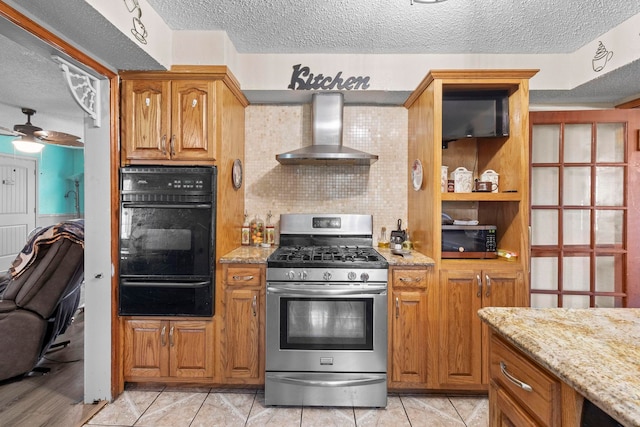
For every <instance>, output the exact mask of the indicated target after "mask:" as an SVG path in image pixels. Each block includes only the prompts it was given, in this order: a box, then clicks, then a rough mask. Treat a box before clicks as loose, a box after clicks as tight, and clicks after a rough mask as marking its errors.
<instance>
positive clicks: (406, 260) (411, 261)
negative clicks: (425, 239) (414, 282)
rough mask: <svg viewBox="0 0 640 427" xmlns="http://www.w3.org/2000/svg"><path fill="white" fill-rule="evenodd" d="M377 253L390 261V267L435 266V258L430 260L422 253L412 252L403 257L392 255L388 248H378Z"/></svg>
mask: <svg viewBox="0 0 640 427" xmlns="http://www.w3.org/2000/svg"><path fill="white" fill-rule="evenodd" d="M373 249H375V250H376V251H378V253H379V254H380V255H382V256H383V257H385V258H386V259H387V261H389V266H395V265H399V266H403V265H404V266H407V267H409V266H414V265H416V266H432V265H435V261H434V260H433V258H429V257H428V256H426V255H422V254H421V253H420V252H417V251H414V250H411V251H409V253H408V254H403V255H395V254H393V253H391V250H390V249H388V248H377V247H374V248H373Z"/></svg>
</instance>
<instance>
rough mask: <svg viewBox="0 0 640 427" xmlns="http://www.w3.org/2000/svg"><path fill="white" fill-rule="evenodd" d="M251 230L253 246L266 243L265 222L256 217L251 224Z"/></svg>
mask: <svg viewBox="0 0 640 427" xmlns="http://www.w3.org/2000/svg"><path fill="white" fill-rule="evenodd" d="M249 230H250V231H251V244H252V245H253V246H260V245H261V244H262V242H263V241H264V221H262V219H260V218H258V216H257V215H256V216H255V217H253V219H252V220H251V222H250V223H249Z"/></svg>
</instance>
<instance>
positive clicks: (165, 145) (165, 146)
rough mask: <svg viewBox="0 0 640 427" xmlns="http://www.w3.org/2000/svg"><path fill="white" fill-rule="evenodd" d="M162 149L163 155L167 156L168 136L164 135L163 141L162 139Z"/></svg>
mask: <svg viewBox="0 0 640 427" xmlns="http://www.w3.org/2000/svg"><path fill="white" fill-rule="evenodd" d="M160 147H162V155H163V156H166V155H167V135H166V134H165V135H162V139H160Z"/></svg>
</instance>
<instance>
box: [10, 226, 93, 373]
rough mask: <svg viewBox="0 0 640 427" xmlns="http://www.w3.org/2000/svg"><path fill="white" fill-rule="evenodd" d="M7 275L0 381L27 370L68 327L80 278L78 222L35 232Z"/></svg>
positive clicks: (81, 228)
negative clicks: (9, 274)
mask: <svg viewBox="0 0 640 427" xmlns="http://www.w3.org/2000/svg"><path fill="white" fill-rule="evenodd" d="M69 225H71V226H69ZM17 264H21V265H20V266H19V269H17V268H15V266H16V265H17ZM10 272H11V273H12V274H11V276H8V277H7V279H8V280H7V281H6V282H5V289H4V291H3V292H2V293H1V294H0V349H2V351H0V381H2V380H5V379H8V378H13V377H17V376H18V375H23V374H26V373H28V372H30V371H32V370H33V369H34V368H35V367H36V365H37V364H38V362H39V361H40V359H41V358H42V356H44V354H45V353H46V352H47V350H48V349H49V348H50V347H51V346H52V344H53V342H54V341H55V339H56V338H57V337H58V335H60V334H62V333H64V331H65V330H66V328H67V326H68V325H69V324H70V323H71V321H72V319H73V316H74V314H75V311H76V310H77V307H78V303H79V300H80V286H81V284H82V282H83V280H84V222H83V221H82V220H79V221H73V222H72V221H68V222H63V223H59V224H56V225H54V226H51V227H47V228H45V229H43V230H41V231H39V232H38V233H37V235H35V236H33V237H32V238H31V239H30V240H29V242H28V243H27V245H26V246H25V249H23V251H22V253H21V254H20V255H19V256H18V258H16V261H14V263H13V265H12V268H11V269H10Z"/></svg>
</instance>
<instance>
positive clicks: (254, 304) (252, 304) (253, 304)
mask: <svg viewBox="0 0 640 427" xmlns="http://www.w3.org/2000/svg"><path fill="white" fill-rule="evenodd" d="M257 307H258V297H257V296H256V295H254V296H253V302H252V303H251V308H253V317H256V316H257V315H258V314H257Z"/></svg>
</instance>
